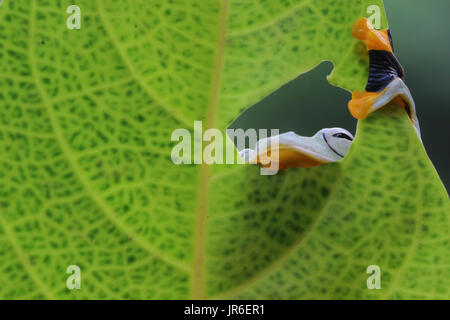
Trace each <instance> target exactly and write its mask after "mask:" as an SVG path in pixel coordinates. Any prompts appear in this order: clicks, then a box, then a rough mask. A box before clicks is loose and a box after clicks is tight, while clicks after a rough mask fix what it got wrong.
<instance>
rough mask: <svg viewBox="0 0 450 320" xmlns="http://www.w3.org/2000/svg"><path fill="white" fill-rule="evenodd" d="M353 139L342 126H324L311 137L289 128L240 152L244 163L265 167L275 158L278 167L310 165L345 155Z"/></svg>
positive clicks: (328, 161)
mask: <svg viewBox="0 0 450 320" xmlns="http://www.w3.org/2000/svg"><path fill="white" fill-rule="evenodd" d="M352 141H353V136H352V134H351V133H349V132H348V131H347V130H345V129H341V128H327V129H322V130H320V131H319V132H317V133H316V134H315V135H314V136H312V137H303V136H299V135H297V134H295V133H294V132H292V131H290V132H286V133H283V134H280V135H277V136H273V137H270V138H264V139H261V140H259V141H258V143H257V144H256V146H255V149H244V150H242V151H241V152H240V153H239V154H240V156H241V158H242V159H243V160H244V162H245V163H252V164H259V165H261V166H263V167H268V166H269V164H270V165H273V162H274V161H275V162H277V164H278V166H277V167H278V168H279V170H283V169H287V168H311V167H316V166H319V165H321V164H325V163H330V162H336V161H339V160H341V159H343V158H344V156H345V155H346V154H347V152H348V150H349V148H350V145H351V143H352ZM274 155H276V156H274Z"/></svg>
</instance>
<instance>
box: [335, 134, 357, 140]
mask: <svg viewBox="0 0 450 320" xmlns="http://www.w3.org/2000/svg"><path fill="white" fill-rule="evenodd" d="M333 137H336V138H341V139H347V140H350V141H353V138H352V137H350V136H349V135H348V134H346V133H343V132H338V133H335V134H333Z"/></svg>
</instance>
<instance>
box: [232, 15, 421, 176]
mask: <svg viewBox="0 0 450 320" xmlns="http://www.w3.org/2000/svg"><path fill="white" fill-rule="evenodd" d="M352 34H353V36H354V37H355V38H356V39H358V40H360V41H362V42H364V44H365V45H366V49H367V51H368V54H369V78H368V81H367V85H366V88H365V91H364V92H360V91H355V92H353V94H352V99H351V100H350V101H349V103H348V108H349V111H350V113H351V114H352V116H353V117H355V118H356V119H364V118H365V117H367V116H368V115H369V114H370V113H372V112H374V111H376V110H378V109H380V108H382V107H383V106H385V105H387V104H388V103H389V102H391V101H393V100H394V101H395V102H396V104H397V105H398V106H399V107H401V108H403V109H404V110H405V112H407V114H408V116H409V118H410V119H411V122H412V125H413V126H414V128H415V130H416V132H417V135H418V136H419V138H420V128H419V121H418V119H417V115H416V107H415V103H414V100H413V98H412V95H411V92H410V91H409V89H408V87H407V85H406V84H405V82H404V74H405V73H404V70H403V67H402V66H401V64H400V62H399V61H398V59H397V58H396V56H395V55H394V50H393V45H392V37H391V34H390V31H389V30H375V29H374V28H373V26H372V25H371V23H370V22H369V20H368V19H367V18H360V19H358V20H357V21H356V23H355V24H354V25H353V29H352ZM352 141H353V136H352V134H351V133H350V132H348V131H347V130H345V129H342V128H326V129H322V130H320V131H318V132H317V133H316V134H315V135H314V136H312V137H303V136H300V135H297V134H295V133H294V132H292V131H291V132H287V133H283V134H281V135H278V136H274V137H270V138H265V139H261V140H260V141H258V143H257V144H256V146H255V149H244V150H242V151H241V152H240V155H241V157H242V158H243V160H244V162H246V163H253V164H256V163H257V164H260V165H261V166H266V164H267V158H268V156H269V155H270V154H271V153H274V152H277V153H278V167H279V169H280V170H283V169H287V168H310V167H315V166H318V165H321V164H326V163H330V162H336V161H340V160H342V159H343V158H344V157H345V155H346V154H347V152H348V150H349V149H350V146H351V143H352Z"/></svg>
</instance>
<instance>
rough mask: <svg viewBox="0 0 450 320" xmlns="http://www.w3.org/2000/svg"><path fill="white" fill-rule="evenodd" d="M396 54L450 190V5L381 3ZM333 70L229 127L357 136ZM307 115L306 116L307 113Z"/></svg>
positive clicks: (405, 0)
mask: <svg viewBox="0 0 450 320" xmlns="http://www.w3.org/2000/svg"><path fill="white" fill-rule="evenodd" d="M384 4H385V8H386V13H387V16H388V19H389V26H390V29H391V33H392V37H393V42H394V50H395V53H396V55H397V57H398V58H399V60H400V62H401V63H402V65H403V67H404V68H405V71H406V83H407V85H408V86H409V88H410V90H411V92H412V95H413V97H414V100H415V102H416V108H417V115H418V117H419V122H420V126H421V131H422V140H423V142H424V144H425V148H426V150H427V152H428V155H429V156H430V158H431V160H432V162H433V164H434V165H435V167H436V169H437V171H438V173H439V175H440V177H441V179H442V181H443V182H444V184H445V186H446V188H447V190H448V187H449V186H450V150H449V142H448V140H449V139H450V134H449V130H450V90H449V84H448V81H449V77H450V61H449V59H450V41H449V39H450V24H449V15H450V1H449V0H430V1H423V0H385V1H384ZM332 68H333V66H332V64H331V63H330V62H323V63H321V64H320V65H319V66H318V67H317V68H315V69H314V70H312V71H311V72H308V73H307V74H304V75H302V76H300V77H298V78H297V79H295V80H293V81H292V82H290V83H288V84H286V85H285V86H283V87H282V88H280V89H279V90H277V91H276V92H274V93H273V94H271V95H270V96H268V97H267V98H265V99H264V100H263V101H261V102H260V103H258V104H256V105H255V106H253V107H252V108H250V109H248V110H247V111H246V112H244V113H243V114H242V115H241V116H240V117H239V118H238V119H236V121H235V122H234V123H233V124H232V125H231V126H230V127H231V128H245V129H246V128H279V129H280V132H285V131H291V130H293V131H295V132H297V133H298V134H300V135H306V136H308V135H313V134H314V133H315V132H316V131H318V130H320V129H321V128H325V127H343V128H346V129H347V130H349V131H350V132H352V133H355V128H356V120H355V119H353V118H352V117H351V116H350V114H349V112H348V110H347V102H348V101H349V100H350V99H351V94H350V93H348V92H346V91H344V90H342V89H339V88H336V87H333V86H331V85H330V84H329V83H328V82H327V80H326V75H328V74H330V73H331V70H332ZM304 110H308V112H307V116H306V117H305V116H304V115H305V111H304Z"/></svg>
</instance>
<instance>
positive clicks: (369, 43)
mask: <svg viewBox="0 0 450 320" xmlns="http://www.w3.org/2000/svg"><path fill="white" fill-rule="evenodd" d="M352 34H353V36H354V37H355V38H356V39H358V40H361V41H363V42H364V43H365V44H366V47H367V50H368V51H369V50H381V51H388V52H392V46H391V41H390V39H389V33H388V31H387V30H380V31H378V30H375V29H374V28H373V26H372V24H371V23H370V21H369V20H368V19H367V18H359V19H358V20H357V21H356V23H355V24H354V25H353V29H352Z"/></svg>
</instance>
